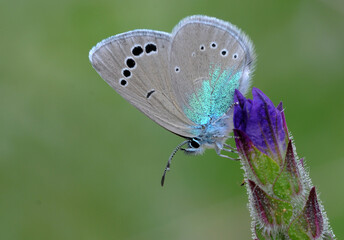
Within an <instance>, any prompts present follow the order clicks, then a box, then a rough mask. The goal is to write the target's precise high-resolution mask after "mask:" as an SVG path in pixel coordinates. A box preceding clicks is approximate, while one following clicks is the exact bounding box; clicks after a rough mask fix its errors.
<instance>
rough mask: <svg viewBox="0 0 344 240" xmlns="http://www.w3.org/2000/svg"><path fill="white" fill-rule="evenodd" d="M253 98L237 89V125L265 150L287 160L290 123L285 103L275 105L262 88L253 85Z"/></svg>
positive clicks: (261, 149)
mask: <svg viewBox="0 0 344 240" xmlns="http://www.w3.org/2000/svg"><path fill="white" fill-rule="evenodd" d="M252 95H253V100H250V99H246V98H245V97H244V96H243V95H242V94H241V93H240V92H239V91H238V90H236V91H235V96H234V97H235V101H236V102H238V104H237V105H235V107H234V119H233V121H234V128H235V129H239V130H241V131H243V132H245V133H246V135H247V136H248V137H249V138H250V139H251V141H252V142H253V144H254V145H255V146H256V147H257V148H258V149H259V150H260V151H262V152H263V153H265V154H267V155H268V156H270V157H271V158H273V159H275V160H277V161H278V163H279V164H281V163H282V162H283V158H284V156H285V152H286V129H287V128H286V123H285V118H284V113H283V109H282V104H280V105H279V106H278V108H275V106H274V104H273V103H272V102H271V100H270V99H269V98H268V97H267V96H266V95H265V94H264V93H263V92H262V91H260V90H259V89H257V88H253V90H252Z"/></svg>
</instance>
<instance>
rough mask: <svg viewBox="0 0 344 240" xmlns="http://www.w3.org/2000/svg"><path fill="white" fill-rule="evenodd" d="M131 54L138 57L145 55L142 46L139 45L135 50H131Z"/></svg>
mask: <svg viewBox="0 0 344 240" xmlns="http://www.w3.org/2000/svg"><path fill="white" fill-rule="evenodd" d="M131 53H132V54H133V55H134V56H136V57H138V56H140V55H141V54H142V53H143V49H142V47H141V46H140V45H138V46H135V47H133V49H132V50H131Z"/></svg>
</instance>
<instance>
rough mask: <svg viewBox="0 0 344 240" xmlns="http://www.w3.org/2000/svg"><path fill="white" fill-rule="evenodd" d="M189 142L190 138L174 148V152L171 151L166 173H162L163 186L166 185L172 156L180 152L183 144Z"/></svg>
mask: <svg viewBox="0 0 344 240" xmlns="http://www.w3.org/2000/svg"><path fill="white" fill-rule="evenodd" d="M188 142H189V140H185V141H184V142H182V143H181V144H179V145H178V146H177V147H176V148H175V149H174V150H173V152H172V153H171V156H170V158H169V159H168V162H167V165H166V167H165V170H164V174H163V175H162V178H161V186H162V187H163V186H164V182H165V176H166V172H167V171H169V170H170V166H171V162H172V158H173V157H174V155H175V154H176V153H177V152H178V150H179V149H181V147H182V146H183V145H185V144H186V143H188Z"/></svg>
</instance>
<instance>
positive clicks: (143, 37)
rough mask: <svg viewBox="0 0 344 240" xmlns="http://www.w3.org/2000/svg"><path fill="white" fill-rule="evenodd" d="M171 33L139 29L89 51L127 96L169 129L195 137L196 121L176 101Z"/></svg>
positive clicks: (99, 69) (105, 75)
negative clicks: (171, 74) (172, 82)
mask: <svg viewBox="0 0 344 240" xmlns="http://www.w3.org/2000/svg"><path fill="white" fill-rule="evenodd" d="M170 45H171V36H170V34H168V33H164V32H157V31H151V30H135V31H131V32H127V33H123V34H119V35H116V36H113V37H110V38H108V39H105V40H103V41H102V42H100V43H98V44H97V45H96V46H95V47H94V48H93V49H92V50H91V51H90V54H89V58H90V61H91V63H92V65H93V67H94V68H95V70H96V71H97V72H98V73H99V75H100V76H101V77H102V78H103V79H104V80H105V81H106V82H107V83H108V84H109V85H110V86H111V87H112V88H113V89H115V90H116V91H117V92H118V93H119V94H120V95H121V96H122V97H123V98H125V99H126V100H127V101H128V102H130V103H131V104H132V105H134V106H135V107H136V108H138V109H139V110H140V111H141V112H143V113H144V114H145V115H147V116H148V117H149V118H151V119H152V120H153V121H155V122H156V123H158V124H159V125H161V126H162V127H164V128H166V129H167V130H169V131H171V132H173V133H175V134H177V135H180V136H184V137H193V135H192V134H191V133H190V131H189V128H190V127H189V126H190V125H192V124H193V123H192V122H191V121H190V120H189V119H188V118H187V117H186V116H185V114H184V112H183V111H182V109H181V108H180V107H179V105H178V104H177V102H176V101H175V99H176V98H175V95H174V92H173V89H172V86H171V78H170V73H169V63H168V52H169V48H170Z"/></svg>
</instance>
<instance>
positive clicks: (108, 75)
mask: <svg viewBox="0 0 344 240" xmlns="http://www.w3.org/2000/svg"><path fill="white" fill-rule="evenodd" d="M89 59H90V62H91V64H92V66H93V68H94V69H95V70H96V71H97V72H98V74H99V75H100V76H101V77H102V78H103V79H104V80H105V81H106V82H107V83H108V84H109V85H110V86H111V87H112V88H113V89H115V90H116V92H118V93H119V94H120V95H121V96H122V97H123V98H125V99H126V100H127V101H128V102H129V103H131V104H132V105H134V106H135V107H136V108H137V109H139V110H140V111H141V112H143V113H144V114H145V115H146V116H148V117H149V118H150V119H152V120H153V121H154V122H156V123H157V124H159V125H160V126H162V127H164V128H165V129H167V130H169V131H170V132H172V133H174V134H176V135H179V136H181V137H183V138H185V141H183V142H182V143H181V144H179V145H178V146H177V147H176V148H175V149H174V151H173V152H172V154H171V155H170V158H169V160H168V162H167V165H166V168H165V170H164V174H163V177H162V179H161V185H162V186H163V184H164V180H165V174H166V172H167V171H168V170H169V169H170V164H171V161H172V158H173V156H174V155H175V154H176V152H177V151H178V150H183V151H184V152H185V153H189V154H202V153H203V152H204V150H205V149H206V148H214V149H215V151H216V153H217V154H218V155H219V156H221V157H226V158H230V159H233V158H231V157H229V156H227V155H224V154H222V153H221V152H222V151H227V152H233V150H234V148H233V147H231V146H230V145H228V144H226V143H225V141H226V140H227V139H228V138H229V134H230V133H231V132H232V128H233V119H232V117H233V105H234V92H235V89H238V90H239V91H240V92H241V93H243V94H245V93H246V92H247V91H248V88H249V86H250V78H251V74H252V72H253V70H254V63H255V53H254V47H253V44H252V42H251V40H250V39H249V38H248V37H247V36H246V35H245V34H244V33H243V32H242V31H241V30H239V29H238V28H237V27H236V26H234V25H232V24H230V23H228V22H225V21H222V20H219V19H216V18H213V17H208V16H202V15H195V16H190V17H186V18H185V19H183V20H181V21H180V22H179V23H178V24H177V26H176V27H174V29H173V30H172V33H166V32H161V31H153V30H133V31H129V32H125V33H121V34H118V35H115V36H112V37H109V38H107V39H105V40H103V41H101V42H99V43H98V44H97V45H96V46H94V47H93V48H92V49H91V51H90V53H89ZM184 146H185V147H184Z"/></svg>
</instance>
